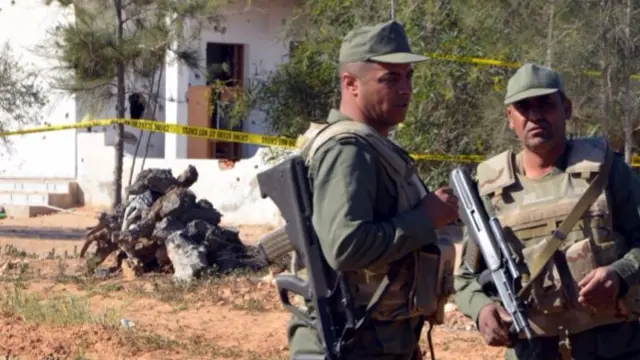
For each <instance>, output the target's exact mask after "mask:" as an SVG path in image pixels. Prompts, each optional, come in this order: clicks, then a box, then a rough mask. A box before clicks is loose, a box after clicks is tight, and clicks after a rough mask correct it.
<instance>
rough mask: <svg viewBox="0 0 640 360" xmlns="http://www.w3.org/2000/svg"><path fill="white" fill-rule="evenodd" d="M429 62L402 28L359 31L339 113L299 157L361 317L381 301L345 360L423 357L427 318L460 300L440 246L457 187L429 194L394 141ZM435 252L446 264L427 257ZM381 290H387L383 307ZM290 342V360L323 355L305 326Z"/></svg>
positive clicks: (316, 216) (345, 61)
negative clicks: (418, 70)
mask: <svg viewBox="0 0 640 360" xmlns="http://www.w3.org/2000/svg"><path fill="white" fill-rule="evenodd" d="M424 60H427V58H425V57H423V56H421V55H417V54H414V53H412V51H411V48H410V46H409V42H408V39H407V36H406V33H405V30H404V28H403V26H402V25H401V24H400V23H398V22H396V21H389V22H385V23H381V24H376V25H373V26H366V27H363V28H359V29H356V30H353V31H351V32H350V33H349V34H347V35H346V37H345V38H344V41H343V43H342V46H341V49H340V66H339V73H340V84H341V92H342V97H341V102H340V108H339V109H332V110H331V111H330V113H329V116H328V119H327V125H326V126H324V128H323V129H321V130H320V131H318V132H317V133H315V134H314V135H313V136H312V138H311V139H309V140H308V141H306V142H305V144H304V146H303V147H302V150H301V155H302V156H303V157H304V158H305V159H306V161H307V164H308V166H309V178H310V182H311V188H312V191H313V226H314V229H315V231H316V233H317V236H318V238H319V242H320V244H321V247H322V251H323V254H324V256H325V258H326V259H327V262H328V263H329V265H330V266H331V267H333V268H334V269H336V270H339V271H342V272H344V273H345V274H346V275H347V281H348V283H349V285H350V287H351V293H352V295H353V296H354V298H355V302H356V307H357V309H358V310H360V311H359V312H360V313H362V312H363V311H364V309H365V307H366V306H367V305H368V304H371V303H372V301H373V302H376V303H377V306H376V307H375V310H374V311H373V313H371V315H370V318H369V321H367V322H366V325H364V326H363V327H362V328H361V329H360V331H359V332H358V333H357V334H356V335H355V340H354V341H355V343H354V346H352V347H350V350H349V351H348V354H347V355H346V357H345V359H398V360H400V359H402V360H410V359H420V358H421V356H422V354H421V350H420V348H419V345H418V341H419V338H420V334H421V332H422V328H423V325H424V323H425V320H428V319H435V320H434V321H436V323H437V322H438V319H440V320H441V319H442V308H443V307H444V304H445V303H446V298H447V297H448V296H449V295H450V294H451V293H452V292H453V271H454V269H453V266H452V265H451V264H452V263H453V260H454V258H455V250H454V248H453V246H452V244H448V245H447V244H445V243H443V244H439V241H438V238H437V235H436V230H437V229H439V228H441V227H444V226H445V225H447V224H448V223H450V222H452V221H453V220H455V219H456V218H457V217H458V215H457V199H456V198H455V196H454V195H453V193H452V191H451V189H450V188H442V189H438V190H436V191H435V193H429V192H428V189H427V188H426V187H425V185H424V184H423V183H422V181H421V180H420V179H419V178H418V176H417V174H416V172H415V169H414V167H413V163H412V160H411V158H410V157H409V155H408V154H407V152H406V151H404V150H403V149H401V148H400V147H399V146H398V145H396V144H395V143H393V142H392V141H391V140H389V139H388V138H387V136H388V132H389V129H390V128H392V127H393V126H395V125H397V124H399V123H400V122H402V121H403V120H404V119H405V116H406V114H407V109H408V107H409V101H410V100H411V93H412V82H411V81H412V74H413V69H412V66H413V65H412V64H413V63H417V62H421V61H424ZM430 246H432V247H433V246H438V247H439V248H440V251H441V254H442V255H441V257H440V259H438V256H434V254H433V253H429V252H426V251H423V250H424V249H425V248H427V247H430ZM392 269H393V270H392ZM391 273H394V275H393V276H391V275H390V274H391ZM387 275H389V278H388V279H389V285H388V286H384V285H383V283H384V281H383V279H385V276H387ZM448 283H449V288H447V284H448ZM378 288H384V289H385V291H384V292H383V293H382V294H383V295H382V296H380V297H378V298H377V299H375V297H376V295H374V293H375V290H376V289H378ZM309 311H312V310H309ZM287 334H288V341H289V345H290V353H291V357H292V358H293V357H294V356H295V355H303V354H315V355H320V354H324V349H323V345H322V344H321V343H320V341H319V338H318V334H317V332H316V331H315V330H314V329H312V328H310V327H308V326H306V325H305V324H304V323H303V322H302V321H300V320H298V319H297V318H295V317H293V318H292V321H291V322H290V324H289V327H288V331H287Z"/></svg>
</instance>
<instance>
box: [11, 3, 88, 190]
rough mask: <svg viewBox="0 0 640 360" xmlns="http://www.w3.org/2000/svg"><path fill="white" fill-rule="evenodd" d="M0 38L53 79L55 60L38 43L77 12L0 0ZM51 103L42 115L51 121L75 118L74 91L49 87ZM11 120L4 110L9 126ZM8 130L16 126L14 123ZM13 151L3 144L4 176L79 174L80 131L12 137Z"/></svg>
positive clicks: (44, 76)
mask: <svg viewBox="0 0 640 360" xmlns="http://www.w3.org/2000/svg"><path fill="white" fill-rule="evenodd" d="M0 8H1V9H2V10H1V11H0V42H1V43H2V44H4V43H5V41H8V42H9V44H10V45H11V46H12V48H13V53H14V55H15V56H17V57H18V58H19V59H20V62H21V64H22V65H23V66H25V67H29V68H32V69H37V70H38V71H39V73H40V75H41V76H42V80H43V81H44V83H43V84H44V85H46V83H47V82H49V81H50V80H51V77H52V75H53V71H54V70H53V68H54V67H55V66H56V64H55V63H54V62H52V61H51V60H49V59H47V58H45V57H43V56H41V53H40V50H38V49H37V46H39V45H43V44H46V42H45V41H46V40H47V37H46V32H47V30H49V29H50V28H51V27H53V26H55V25H57V24H58V23H65V22H72V21H73V15H72V14H70V13H68V12H67V11H64V10H62V9H60V8H58V7H57V6H54V5H51V6H46V5H44V4H43V1H42V0H19V1H15V4H14V5H11V4H10V1H9V0H0ZM46 94H47V96H48V100H49V105H48V106H47V107H45V108H44V109H42V110H41V111H40V115H41V116H42V117H43V120H44V121H46V122H48V123H50V124H51V125H59V124H68V123H73V122H75V112H76V108H75V99H74V97H73V96H69V95H65V94H62V93H59V92H56V91H54V90H53V89H51V88H50V87H48V86H46ZM8 120H9V119H8V118H7V117H6V116H5V114H1V113H0V121H2V123H3V124H4V125H6V124H7V121H8ZM8 128H9V129H16V126H15V124H12V123H9V124H8ZM8 140H10V145H11V148H10V151H9V149H6V148H5V147H4V146H3V145H2V144H0V161H1V162H2V166H1V167H0V176H1V177H16V178H30V177H57V178H75V176H76V163H75V160H76V156H75V154H76V135H75V131H73V130H65V131H58V132H47V133H38V134H29V135H21V136H11V137H9V138H8Z"/></svg>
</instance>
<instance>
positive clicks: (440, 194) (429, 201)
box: [424, 186, 458, 229]
mask: <svg viewBox="0 0 640 360" xmlns="http://www.w3.org/2000/svg"><path fill="white" fill-rule="evenodd" d="M424 206H425V208H426V209H427V216H429V218H430V219H431V222H432V223H433V226H434V227H435V228H436V229H440V228H442V227H444V226H447V225H448V224H449V223H451V222H453V221H454V220H456V219H457V218H458V198H457V197H456V196H455V194H454V193H453V190H452V189H451V188H450V187H448V186H445V187H441V188H439V189H438V190H436V191H434V192H433V193H431V194H429V195H427V196H426V197H425V198H424Z"/></svg>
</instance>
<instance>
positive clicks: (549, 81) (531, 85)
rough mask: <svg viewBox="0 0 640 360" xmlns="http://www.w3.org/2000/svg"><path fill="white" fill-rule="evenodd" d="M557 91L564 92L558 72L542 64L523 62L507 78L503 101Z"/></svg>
mask: <svg viewBox="0 0 640 360" xmlns="http://www.w3.org/2000/svg"><path fill="white" fill-rule="evenodd" d="M557 91H560V92H562V93H564V85H563V84H562V78H561V77H560V73H558V72H557V71H555V70H552V69H550V68H547V67H544V66H540V65H536V64H525V65H523V66H522V67H520V68H519V69H518V71H516V73H515V74H513V76H512V77H511V78H510V79H509V83H508V84H507V94H506V96H505V98H504V103H505V105H509V104H513V103H515V102H517V101H520V100H524V99H528V98H532V97H536V96H541V95H548V94H553V93H555V92H557Z"/></svg>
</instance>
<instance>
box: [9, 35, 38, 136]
mask: <svg viewBox="0 0 640 360" xmlns="http://www.w3.org/2000/svg"><path fill="white" fill-rule="evenodd" d="M41 80H42V79H40V77H39V75H38V71H37V70H36V69H34V68H30V67H28V66H26V64H24V63H23V62H22V61H20V60H19V59H18V58H17V57H16V56H15V55H14V53H13V51H12V49H11V47H10V46H9V43H8V42H6V43H4V44H3V45H2V47H1V48H0V114H2V116H1V117H0V131H1V130H4V129H5V128H6V126H7V125H26V124H33V123H35V124H38V123H40V120H41V116H39V111H40V109H41V108H42V107H44V106H45V105H47V97H46V96H45V94H44V88H43V87H42V83H41V82H40V81H41ZM3 140H4V139H3Z"/></svg>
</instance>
